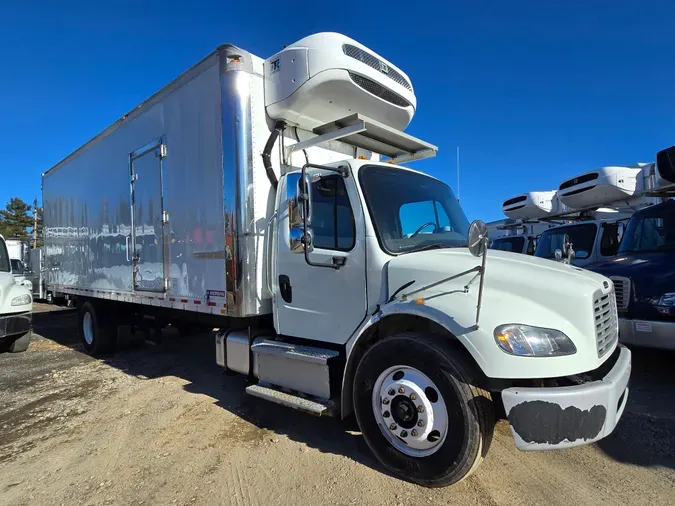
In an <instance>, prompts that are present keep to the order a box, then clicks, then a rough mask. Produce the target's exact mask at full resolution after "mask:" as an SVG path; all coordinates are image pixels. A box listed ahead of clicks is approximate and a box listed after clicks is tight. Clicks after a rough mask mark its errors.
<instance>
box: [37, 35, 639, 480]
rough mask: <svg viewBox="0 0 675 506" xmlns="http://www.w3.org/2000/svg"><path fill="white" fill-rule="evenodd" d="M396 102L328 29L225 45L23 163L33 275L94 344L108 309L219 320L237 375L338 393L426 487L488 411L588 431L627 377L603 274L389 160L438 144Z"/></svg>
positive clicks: (353, 45)
mask: <svg viewBox="0 0 675 506" xmlns="http://www.w3.org/2000/svg"><path fill="white" fill-rule="evenodd" d="M416 107H417V102H416V98H415V94H414V92H413V87H412V84H411V82H410V80H409V78H408V77H407V76H406V74H405V73H404V72H403V71H402V70H400V69H399V68H397V67H396V66H395V65H393V64H392V63H390V62H389V61H387V60H385V59H384V58H382V57H381V56H379V55H377V54H376V53H374V52H372V51H371V50H369V49H368V48H366V47H364V46H363V45H361V44H359V43H358V42H356V41H354V40H352V39H350V38H348V37H345V36H343V35H339V34H335V33H321V34H316V35H312V36H309V37H307V38H305V39H303V40H301V41H299V42H296V43H294V44H291V45H289V46H287V47H285V48H284V49H283V50H282V51H281V52H279V53H278V54H276V55H274V56H272V57H271V58H268V59H266V60H264V59H262V58H259V57H257V56H254V55H252V54H251V53H249V52H247V51H245V50H243V49H240V48H238V47H236V46H232V45H223V46H221V47H219V48H218V49H217V50H216V51H214V52H213V53H212V54H211V55H209V56H207V57H206V58H205V59H204V60H202V61H201V62H199V63H198V64H196V65H195V66H194V67H192V68H191V69H189V70H188V71H187V72H185V73H184V74H183V75H181V76H180V77H179V78H178V79H176V80H175V81H173V82H172V83H170V84H169V85H168V86H166V87H165V88H164V89H162V90H161V91H159V92H158V93H157V94H155V95H153V96H152V97H151V98H149V99H148V100H147V101H145V102H144V103H142V104H141V105H140V106H138V107H136V108H134V109H133V110H132V111H131V112H129V113H128V114H126V115H124V116H123V117H122V118H120V119H119V120H118V121H117V122H115V123H114V124H113V125H111V126H110V127H108V128H107V129H106V130H104V131H103V132H102V133H100V134H99V135H98V136H96V137H95V138H94V139H92V140H91V141H90V142H88V143H87V144H85V145H84V146H82V147H81V148H79V149H78V150H77V151H75V152H74V153H73V154H71V155H70V156H68V157H67V158H65V159H64V160H63V161H61V162H59V163H58V164H57V165H56V166H54V167H53V168H52V169H50V170H49V171H48V172H46V173H45V174H44V176H43V202H44V224H45V258H46V264H47V266H46V271H47V275H48V276H49V278H48V289H50V290H54V291H59V292H63V293H66V294H68V295H70V296H72V297H75V299H76V303H77V306H78V310H79V315H80V318H79V325H80V331H81V334H82V337H83V341H84V345H85V348H86V349H87V350H89V351H90V352H92V353H103V352H110V351H112V350H113V349H114V347H115V344H116V335H117V325H118V324H119V323H125V322H138V321H139V320H142V321H144V322H148V321H150V322H152V323H151V325H154V326H155V327H157V328H161V327H162V326H164V325H167V324H175V325H178V326H181V325H182V326H185V325H206V326H209V327H218V328H219V329H220V330H219V332H218V333H217V335H216V361H217V363H218V364H219V365H220V366H222V367H225V368H227V369H228V370H230V371H235V372H239V373H242V374H245V375H247V376H248V378H249V380H250V386H248V387H247V389H246V391H247V392H248V393H250V394H252V395H255V396H257V397H260V398H263V399H267V400H269V401H272V402H277V403H280V404H284V405H287V406H291V407H294V408H296V409H300V410H303V411H307V412H310V413H313V414H317V415H323V414H331V415H335V416H341V417H345V416H348V415H350V414H351V413H355V415H356V419H357V421H358V424H359V426H360V428H361V430H362V432H363V435H364V437H365V440H366V441H367V443H368V445H369V446H370V448H371V449H372V451H373V452H374V454H375V455H376V456H377V458H378V459H379V460H380V462H381V463H382V464H383V465H384V466H385V467H387V468H388V469H389V470H390V471H391V472H393V473H395V474H396V475H398V476H400V477H402V478H404V479H408V480H411V481H414V482H417V483H420V484H423V485H426V486H445V485H450V484H453V483H456V482H458V481H460V480H461V479H463V478H465V477H466V476H468V475H469V474H470V473H471V472H472V471H473V470H474V469H476V467H477V465H478V464H479V462H480V461H481V460H482V458H483V457H484V456H485V454H486V453H487V450H488V447H489V445H490V441H491V438H492V433H493V426H494V423H495V417H496V416H497V415H498V414H500V413H501V414H502V415H505V416H506V417H507V418H508V420H509V423H510V426H511V428H512V432H513V436H514V439H515V442H516V444H517V446H518V447H519V448H521V449H525V450H543V449H553V448H565V447H570V446H576V445H581V444H587V443H590V442H593V441H596V440H598V439H600V438H602V437H604V436H606V435H607V434H609V433H610V432H611V431H612V430H613V429H614V427H615V425H616V423H617V422H618V420H619V418H620V417H621V414H622V413H623V410H624V407H625V404H626V399H627V392H628V390H627V383H628V378H629V375H630V352H629V351H628V350H627V349H625V348H623V347H620V346H618V344H617V315H616V304H615V301H614V292H613V288H612V285H611V283H610V282H609V281H608V280H607V279H606V278H605V277H603V276H600V275H597V274H594V273H590V272H585V271H581V270H579V269H576V268H574V267H573V266H569V265H562V264H556V263H553V262H549V261H545V260H541V259H534V258H531V257H526V256H522V255H514V254H511V253H506V252H501V251H490V252H489V253H487V250H486V242H487V232H486V230H485V225H484V224H481V223H480V222H476V223H475V224H474V225H472V227H471V232H470V227H469V223H468V222H467V219H466V217H465V215H464V213H463V211H462V209H461V208H460V206H459V203H458V201H457V199H456V198H455V196H454V195H453V193H452V190H451V189H450V188H449V187H448V186H447V185H446V184H444V183H443V182H441V181H439V180H437V179H435V178H433V177H430V176H427V175H425V174H423V173H421V172H417V171H414V170H411V169H409V168H405V167H402V166H400V164H401V163H403V162H407V161H411V160H414V159H419V158H425V157H429V156H433V155H434V154H435V152H436V148H435V147H434V146H433V145H431V144H429V143H427V142H424V141H421V140H419V139H416V138H414V137H411V136H409V135H407V134H405V133H403V132H402V130H403V129H404V128H405V127H406V126H407V125H408V123H409V122H410V120H411V119H412V116H413V114H414V112H415V110H416ZM383 160H384V161H383ZM467 239H468V240H469V243H470V244H469V247H467ZM186 345H188V344H186Z"/></svg>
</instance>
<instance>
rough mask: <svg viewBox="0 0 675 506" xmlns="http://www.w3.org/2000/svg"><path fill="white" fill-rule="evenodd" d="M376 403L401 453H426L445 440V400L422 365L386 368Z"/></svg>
mask: <svg viewBox="0 0 675 506" xmlns="http://www.w3.org/2000/svg"><path fill="white" fill-rule="evenodd" d="M372 403H373V413H374V415H375V420H376V421H377V424H378V426H379V427H380V430H381V431H382V434H383V435H384V437H385V438H386V439H387V440H388V441H389V442H390V443H391V444H392V445H393V446H394V447H395V448H396V449H397V450H399V451H400V452H401V453H404V454H406V455H410V456H413V457H426V456H428V455H432V454H433V453H435V452H436V451H437V450H438V449H439V448H440V447H441V445H442V444H443V442H444V441H445V438H446V436H447V433H448V410H447V408H446V406H445V401H444V400H443V397H442V396H441V393H440V390H439V389H438V387H437V386H436V385H435V384H434V382H433V381H431V379H429V377H428V376H427V375H426V374H424V373H423V372H421V371H419V370H418V369H415V368H414V367H409V366H394V367H390V368H388V369H386V370H385V371H383V372H382V374H380V376H379V377H378V378H377V381H376V382H375V388H374V389H373V399H372Z"/></svg>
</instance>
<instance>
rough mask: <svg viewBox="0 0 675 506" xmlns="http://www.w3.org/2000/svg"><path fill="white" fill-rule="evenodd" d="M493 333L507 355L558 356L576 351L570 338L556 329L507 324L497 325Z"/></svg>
mask: <svg viewBox="0 0 675 506" xmlns="http://www.w3.org/2000/svg"><path fill="white" fill-rule="evenodd" d="M494 335H495V341H496V342H497V344H498V345H499V347H500V348H501V349H502V350H504V351H505V352H506V353H508V354H509V355H518V356H521V357H560V356H563V355H572V354H574V353H576V352H577V348H576V347H575V346H574V343H573V342H572V341H571V339H570V338H569V337H567V336H566V335H565V334H563V333H562V332H560V331H558V330H553V329H543V328H541V327H530V326H529V325H517V324H507V325H500V326H499V327H497V328H496V329H495V332H494Z"/></svg>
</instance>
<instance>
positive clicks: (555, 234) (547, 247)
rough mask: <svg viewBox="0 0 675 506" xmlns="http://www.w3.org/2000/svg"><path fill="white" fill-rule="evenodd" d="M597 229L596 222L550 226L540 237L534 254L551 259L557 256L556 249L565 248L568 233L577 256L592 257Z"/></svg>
mask: <svg viewBox="0 0 675 506" xmlns="http://www.w3.org/2000/svg"><path fill="white" fill-rule="evenodd" d="M597 231H598V226H597V225H596V224H595V223H584V224H583V225H568V226H565V227H556V228H550V229H548V230H545V231H544V232H543V233H542V234H541V236H540V237H539V242H538V244H537V249H536V251H535V252H534V256H536V257H540V258H549V259H553V258H555V250H557V249H559V250H562V249H563V242H564V237H565V234H567V235H568V236H569V238H570V242H571V243H572V248H573V249H574V253H575V255H576V258H579V259H581V260H583V259H585V258H588V257H590V256H591V253H593V244H594V243H595V234H596V233H597Z"/></svg>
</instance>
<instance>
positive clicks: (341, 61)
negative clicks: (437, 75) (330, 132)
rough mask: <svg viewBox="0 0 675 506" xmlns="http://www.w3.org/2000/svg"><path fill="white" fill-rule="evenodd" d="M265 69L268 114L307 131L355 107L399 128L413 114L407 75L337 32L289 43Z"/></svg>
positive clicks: (374, 118) (361, 112)
mask: <svg viewBox="0 0 675 506" xmlns="http://www.w3.org/2000/svg"><path fill="white" fill-rule="evenodd" d="M264 72H265V107H266V110H267V114H268V115H269V116H270V117H271V118H272V119H275V120H283V121H285V122H287V123H289V124H291V125H297V126H300V127H301V128H304V129H307V130H311V129H313V128H316V127H318V126H321V125H325V124H326V123H329V122H332V121H336V120H339V119H342V118H345V117H347V116H350V115H352V114H354V113H356V112H358V113H359V114H361V115H363V116H366V117H368V118H370V119H373V120H375V121H378V122H380V123H383V124H385V125H387V126H389V127H392V128H396V129H397V130H403V129H405V127H407V126H408V124H409V123H410V121H411V120H412V117H413V115H414V114H415V108H416V106H417V99H416V98H415V94H414V92H413V87H412V84H411V83H410V79H408V76H406V75H405V73H404V72H403V71H402V70H400V69H399V68H398V67H396V66H394V65H393V64H392V63H391V62H389V61H387V60H385V59H384V58H382V57H381V56H379V55H378V54H376V53H374V52H373V51H371V50H370V49H368V48H366V47H365V46H363V45H361V44H359V43H358V42H356V41H355V40H352V39H350V38H349V37H346V36H344V35H341V34H338V33H318V34H315V35H310V36H309V37H305V38H304V39H302V40H300V41H298V42H296V43H294V44H291V45H290V46H288V47H286V48H284V50H283V51H281V52H280V53H277V54H276V55H274V56H273V57H271V58H269V59H267V60H265V64H264Z"/></svg>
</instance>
